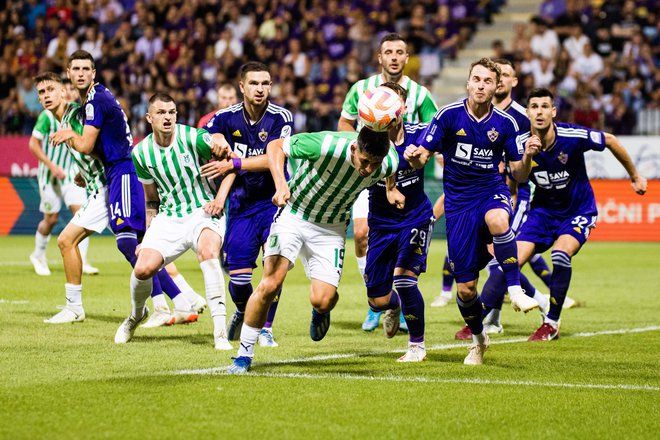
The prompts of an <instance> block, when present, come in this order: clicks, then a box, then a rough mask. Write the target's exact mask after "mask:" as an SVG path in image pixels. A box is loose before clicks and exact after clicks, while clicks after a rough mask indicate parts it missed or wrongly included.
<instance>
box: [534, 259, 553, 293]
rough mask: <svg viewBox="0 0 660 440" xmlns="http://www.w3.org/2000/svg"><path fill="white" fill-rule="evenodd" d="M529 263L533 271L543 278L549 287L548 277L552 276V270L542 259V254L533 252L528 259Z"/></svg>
mask: <svg viewBox="0 0 660 440" xmlns="http://www.w3.org/2000/svg"><path fill="white" fill-rule="evenodd" d="M529 265H530V266H531V268H532V270H533V271H534V273H535V274H536V275H537V276H538V277H539V278H541V280H543V282H544V283H545V285H546V286H547V287H550V279H551V277H552V272H551V271H550V268H549V267H548V263H546V262H545V259H543V255H541V254H534V256H533V257H532V259H531V260H529Z"/></svg>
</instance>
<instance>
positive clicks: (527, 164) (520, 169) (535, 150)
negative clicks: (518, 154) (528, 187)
mask: <svg viewBox="0 0 660 440" xmlns="http://www.w3.org/2000/svg"><path fill="white" fill-rule="evenodd" d="M539 151H541V139H540V138H539V137H538V136H536V135H534V136H531V137H530V138H529V139H527V141H526V142H525V152H524V153H523V156H522V159H521V160H517V161H513V162H509V167H510V168H511V174H512V175H513V178H514V179H516V181H518V182H520V183H523V182H524V181H525V180H527V178H528V177H529V173H530V172H531V171H532V158H533V157H534V156H536V155H537V154H539Z"/></svg>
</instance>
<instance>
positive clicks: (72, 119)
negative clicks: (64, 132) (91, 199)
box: [60, 102, 107, 194]
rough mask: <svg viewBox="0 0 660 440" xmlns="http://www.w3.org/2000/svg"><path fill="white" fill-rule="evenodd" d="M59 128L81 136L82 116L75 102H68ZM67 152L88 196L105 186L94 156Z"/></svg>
mask: <svg viewBox="0 0 660 440" xmlns="http://www.w3.org/2000/svg"><path fill="white" fill-rule="evenodd" d="M60 126H61V127H62V128H64V129H68V128H70V129H72V130H73V131H75V132H76V133H78V134H82V132H83V115H82V111H81V108H80V104H78V103H77V102H70V103H69V104H67V107H66V110H64V116H62V122H61V123H60ZM67 147H68V145H67ZM68 151H69V153H70V154H71V157H72V158H73V160H74V161H75V162H76V165H77V170H78V171H80V176H81V177H82V178H83V180H84V181H85V189H86V190H87V193H88V194H91V193H94V192H96V191H98V190H99V189H101V188H103V187H104V186H106V184H107V182H106V179H105V168H104V167H103V162H101V161H100V160H99V159H97V158H95V157H94V156H90V155H88V154H82V153H79V152H77V151H76V150H74V149H73V148H71V147H68Z"/></svg>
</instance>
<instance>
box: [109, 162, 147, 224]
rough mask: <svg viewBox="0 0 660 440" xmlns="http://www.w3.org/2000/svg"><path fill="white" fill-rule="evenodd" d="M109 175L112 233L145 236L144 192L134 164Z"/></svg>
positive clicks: (114, 169)
mask: <svg viewBox="0 0 660 440" xmlns="http://www.w3.org/2000/svg"><path fill="white" fill-rule="evenodd" d="M129 165H130V166H129ZM107 174H108V218H109V219H110V228H111V229H112V232H114V233H115V234H117V233H119V232H126V231H131V230H132V231H135V232H136V233H137V235H138V236H142V235H144V231H145V230H146V223H145V218H146V215H145V207H144V190H143V189H142V184H141V183H140V181H139V180H138V178H137V175H136V174H135V168H134V167H133V163H132V162H127V164H126V165H123V166H116V167H113V168H112V171H111V172H110V171H109V172H107Z"/></svg>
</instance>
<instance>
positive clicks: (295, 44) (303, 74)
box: [284, 38, 311, 78]
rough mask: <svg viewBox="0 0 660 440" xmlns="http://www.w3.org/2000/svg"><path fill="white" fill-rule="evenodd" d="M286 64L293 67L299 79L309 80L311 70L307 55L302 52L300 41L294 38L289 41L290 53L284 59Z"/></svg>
mask: <svg viewBox="0 0 660 440" xmlns="http://www.w3.org/2000/svg"><path fill="white" fill-rule="evenodd" d="M284 62H285V63H286V64H289V65H291V66H292V67H293V73H294V75H295V76H296V77H297V78H307V77H308V76H309V72H310V69H311V65H310V63H309V59H308V58H307V55H306V54H305V53H304V52H302V47H301V45H300V40H299V39H297V38H292V39H290V40H289V53H288V54H287V55H286V56H285V57H284Z"/></svg>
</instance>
